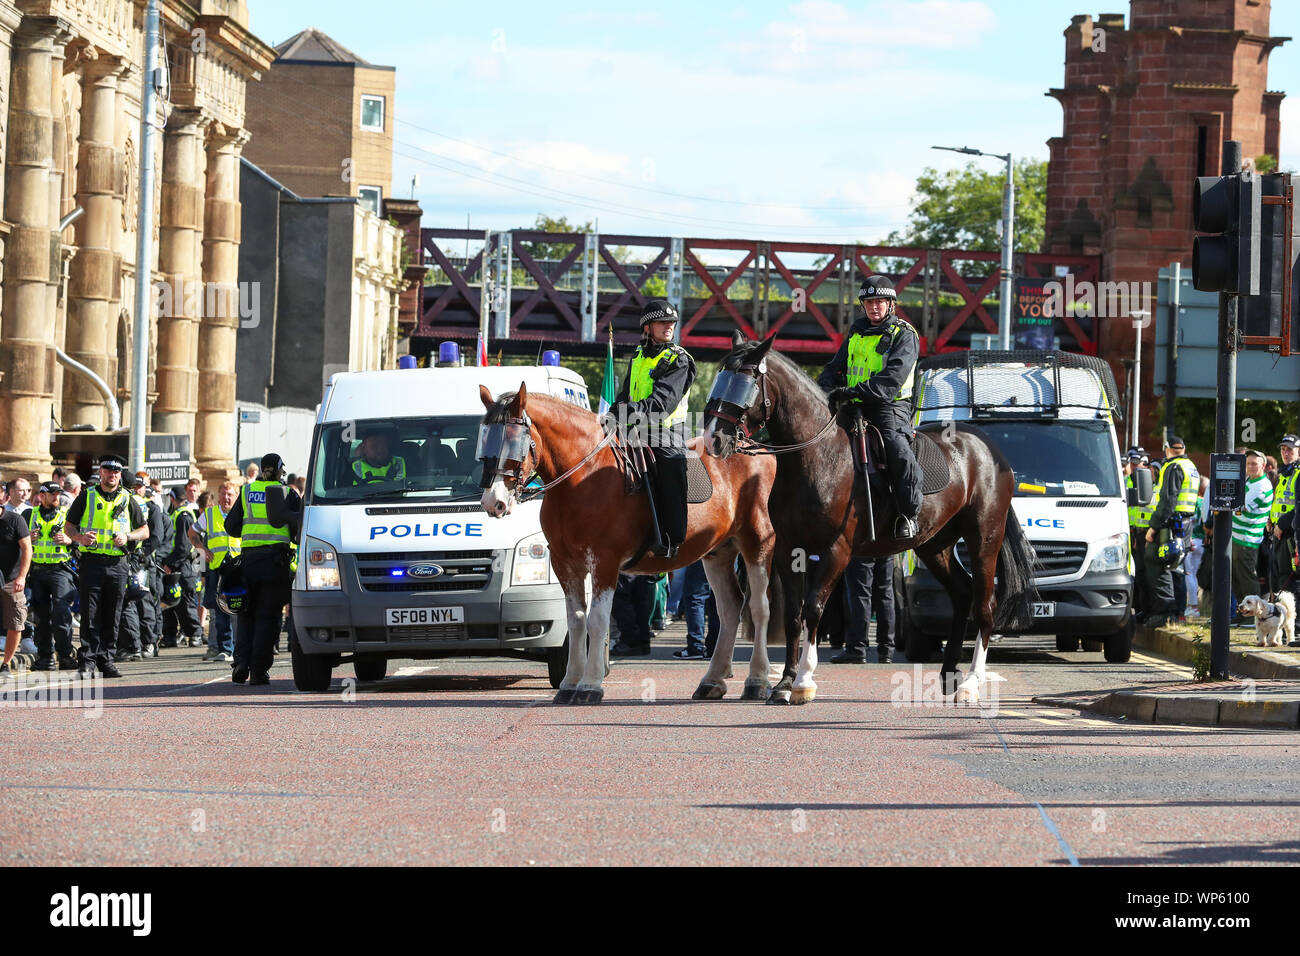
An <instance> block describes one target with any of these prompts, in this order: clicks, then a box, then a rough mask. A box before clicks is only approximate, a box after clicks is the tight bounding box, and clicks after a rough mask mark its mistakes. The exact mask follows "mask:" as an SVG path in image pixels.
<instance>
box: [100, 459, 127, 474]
mask: <svg viewBox="0 0 1300 956" xmlns="http://www.w3.org/2000/svg"><path fill="white" fill-rule="evenodd" d="M99 467H100V468H107V469H109V470H110V471H121V470H122V469H124V468H125V467H126V459H125V458H123V457H122V456H121V455H105V456H104V457H103V458H101V459H99Z"/></svg>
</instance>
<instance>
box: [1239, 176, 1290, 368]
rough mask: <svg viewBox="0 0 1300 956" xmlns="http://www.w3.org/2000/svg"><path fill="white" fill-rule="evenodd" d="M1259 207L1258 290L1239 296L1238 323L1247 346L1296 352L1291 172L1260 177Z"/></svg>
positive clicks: (1281, 352)
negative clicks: (1256, 292) (1249, 294)
mask: <svg viewBox="0 0 1300 956" xmlns="http://www.w3.org/2000/svg"><path fill="white" fill-rule="evenodd" d="M1259 179H1260V192H1261V193H1262V195H1263V199H1262V202H1263V207H1262V210H1261V216H1260V236H1259V239H1260V277H1259V294H1258V295H1252V296H1244V297H1243V298H1242V299H1241V300H1240V301H1241V309H1240V313H1239V315H1238V325H1239V327H1240V329H1241V333H1242V335H1243V336H1244V338H1243V343H1244V345H1245V347H1246V348H1248V349H1250V348H1258V349H1267V350H1269V351H1273V352H1279V353H1280V354H1282V355H1288V354H1296V353H1297V352H1300V322H1296V321H1295V320H1294V312H1295V308H1296V303H1297V293H1298V292H1300V290H1298V289H1297V288H1296V286H1297V280H1300V273H1297V271H1296V269H1295V265H1296V257H1297V254H1298V253H1300V236H1297V235H1296V225H1297V223H1296V221H1295V205H1294V202H1293V198H1294V197H1293V190H1292V183H1291V174H1290V173H1273V174H1270V175H1265V176H1260V177H1259Z"/></svg>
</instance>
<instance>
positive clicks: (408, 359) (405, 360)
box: [397, 355, 417, 368]
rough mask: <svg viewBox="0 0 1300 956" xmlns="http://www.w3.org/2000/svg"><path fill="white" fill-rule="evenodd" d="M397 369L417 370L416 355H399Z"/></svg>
mask: <svg viewBox="0 0 1300 956" xmlns="http://www.w3.org/2000/svg"><path fill="white" fill-rule="evenodd" d="M397 367H398V368H416V367H417V362H416V359H415V356H414V355H399V356H397Z"/></svg>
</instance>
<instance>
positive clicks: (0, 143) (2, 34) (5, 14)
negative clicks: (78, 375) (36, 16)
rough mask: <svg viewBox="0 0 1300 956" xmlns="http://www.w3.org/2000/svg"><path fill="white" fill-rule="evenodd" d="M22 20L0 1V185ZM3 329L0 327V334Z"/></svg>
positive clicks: (0, 213)
mask: <svg viewBox="0 0 1300 956" xmlns="http://www.w3.org/2000/svg"><path fill="white" fill-rule="evenodd" d="M22 18H23V15H22V13H21V12H20V11H19V10H18V8H17V7H14V6H13V5H12V4H10V3H9V2H8V0H0V79H3V80H4V82H3V83H0V184H3V183H4V181H5V156H6V154H7V150H6V148H5V147H6V143H5V140H6V139H7V136H6V133H7V130H8V127H9V81H10V69H11V66H12V63H13V60H12V58H11V55H10V53H11V48H12V46H13V34H14V31H15V30H17V29H18V23H19V21H21V20H22ZM4 203H5V200H4V190H3V188H0V283H3V282H4V259H5V240H6V239H7V238H8V236H9V224H8V223H6V222H5V212H4ZM2 332H3V327H0V333H2ZM3 387H4V382H3V380H0V388H3Z"/></svg>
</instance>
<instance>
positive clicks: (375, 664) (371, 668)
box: [352, 654, 388, 680]
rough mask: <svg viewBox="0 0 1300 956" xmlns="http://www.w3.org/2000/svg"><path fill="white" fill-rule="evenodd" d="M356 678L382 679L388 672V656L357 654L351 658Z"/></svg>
mask: <svg viewBox="0 0 1300 956" xmlns="http://www.w3.org/2000/svg"><path fill="white" fill-rule="evenodd" d="M352 669H353V670H354V671H356V674H357V680H383V679H384V675H385V674H387V673H388V658H387V657H384V656H382V655H380V654H358V655H357V656H356V657H354V658H353V659H352Z"/></svg>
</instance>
